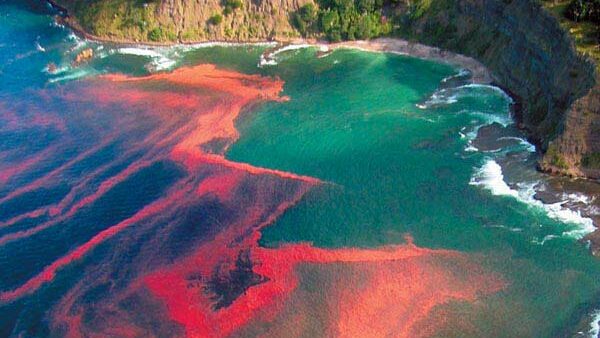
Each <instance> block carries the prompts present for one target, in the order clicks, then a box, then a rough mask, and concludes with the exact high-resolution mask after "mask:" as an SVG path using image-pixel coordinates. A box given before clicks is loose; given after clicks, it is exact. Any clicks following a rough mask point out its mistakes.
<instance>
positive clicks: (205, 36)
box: [53, 0, 600, 178]
mask: <svg viewBox="0 0 600 338" xmlns="http://www.w3.org/2000/svg"><path fill="white" fill-rule="evenodd" d="M53 2H54V3H56V4H58V5H60V6H62V7H64V8H65V9H66V10H67V11H68V12H69V14H70V19H69V20H70V23H71V24H72V25H75V26H78V27H80V28H82V29H84V30H85V31H86V32H88V33H91V34H93V35H94V36H97V37H100V38H103V39H109V40H115V41H125V40H130V41H140V42H148V41H161V42H191V41H207V40H230V41H257V40H268V39H277V40H289V39H292V38H297V37H300V36H301V34H300V32H299V31H298V29H297V28H296V27H295V26H294V25H293V24H292V21H293V20H292V15H293V13H296V12H297V11H298V10H299V9H300V8H301V7H302V6H303V5H305V4H307V3H312V4H314V5H315V6H317V7H318V5H319V3H322V2H317V3H314V2H313V0H223V1H220V0H147V1H141V0H95V1H92V2H82V1H76V0H55V1H53ZM381 13H382V19H383V20H386V21H389V22H391V23H392V27H393V29H392V33H391V34H392V35H394V36H399V37H402V38H406V39H409V40H413V41H418V42H421V43H424V44H428V45H434V46H438V47H441V48H444V49H448V50H451V51H454V52H457V53H461V54H465V55H467V56H471V57H473V58H476V59H478V60H479V61H481V62H482V63H483V64H484V65H485V66H487V67H488V68H489V69H490V71H491V72H492V74H493V76H494V78H495V80H496V82H497V84H498V85H500V86H502V87H503V88H505V89H506V90H508V91H509V92H510V93H511V94H512V96H513V97H514V98H516V99H517V102H518V104H519V106H520V107H518V108H519V109H517V110H516V112H517V116H516V118H517V120H518V121H519V123H520V126H521V127H522V128H523V129H524V130H526V131H527V133H528V135H529V138H530V140H532V141H533V142H534V143H536V144H537V145H538V146H539V148H540V149H541V150H542V151H543V152H544V153H545V155H544V157H543V159H542V160H541V161H540V168H541V169H543V170H545V171H548V172H552V173H557V174H567V175H571V176H586V177H590V178H600V83H599V82H600V81H597V78H598V75H597V73H596V67H595V65H594V64H593V62H592V61H590V60H588V59H586V58H585V57H583V56H581V55H579V54H578V53H577V52H576V51H575V48H574V47H573V43H572V41H571V39H570V37H569V36H568V35H567V34H566V33H565V32H564V31H562V30H561V28H560V26H559V24H558V23H557V21H556V20H555V18H554V17H552V16H551V15H550V14H548V13H546V12H545V11H544V10H543V9H542V8H541V7H540V5H539V4H538V3H537V2H536V1H535V0H397V1H389V2H383V5H382V8H381ZM316 24H317V25H322V24H323V23H321V22H318V23H316ZM304 33H305V34H306V32H304ZM310 37H313V38H314V37H316V38H319V37H321V35H320V34H319V32H318V29H317V30H314V31H312V32H310Z"/></svg>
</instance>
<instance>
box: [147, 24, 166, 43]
mask: <svg viewBox="0 0 600 338" xmlns="http://www.w3.org/2000/svg"><path fill="white" fill-rule="evenodd" d="M162 37H163V31H162V28H160V27H156V28H154V29H152V30H151V31H149V32H148V39H149V40H150V41H160V40H162Z"/></svg>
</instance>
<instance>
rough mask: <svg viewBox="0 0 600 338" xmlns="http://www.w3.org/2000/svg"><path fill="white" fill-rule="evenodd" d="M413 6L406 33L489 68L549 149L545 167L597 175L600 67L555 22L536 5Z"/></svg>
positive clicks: (489, 0) (467, 2) (468, 2)
mask: <svg viewBox="0 0 600 338" xmlns="http://www.w3.org/2000/svg"><path fill="white" fill-rule="evenodd" d="M410 2H411V1H409V0H408V1H407V2H406V6H405V7H404V8H403V13H399V14H400V17H401V18H402V20H400V23H401V29H400V32H401V35H403V36H405V37H407V38H409V39H414V40H417V41H419V42H422V43H425V44H430V45H435V46H440V47H442V48H445V49H449V50H452V51H455V52H458V53H461V54H465V55H468V56H471V57H473V58H475V59H478V60H479V61H481V62H482V63H483V64H484V65H486V66H487V67H488V68H489V69H490V71H491V72H492V74H493V76H494V77H495V80H496V82H497V83H498V84H499V85H500V86H502V87H504V88H505V89H507V90H508V91H509V92H510V93H511V95H512V96H513V97H515V98H516V99H517V100H518V102H519V104H520V109H519V111H517V116H516V118H517V119H518V121H519V123H520V126H521V127H522V128H523V129H525V130H526V131H527V132H528V134H529V137H530V139H531V140H532V141H533V142H534V143H536V144H537V145H538V146H539V147H540V148H541V149H542V150H543V151H544V152H546V155H545V156H544V158H543V160H542V161H541V163H540V164H541V166H540V167H541V168H542V169H543V170H547V171H551V172H553V173H560V174H569V175H576V176H591V177H598V170H590V169H586V168H584V167H583V166H584V164H585V163H584V162H585V161H583V158H584V156H585V154H588V153H595V152H600V133H599V131H600V113H599V111H598V110H599V108H600V103H599V102H598V101H599V95H600V88H599V87H598V86H599V85H598V84H596V82H597V81H596V76H595V65H594V64H593V63H592V62H591V61H589V60H587V59H586V58H584V57H582V56H581V55H579V54H578V53H577V52H576V51H575V48H574V46H573V43H572V41H571V39H570V37H569V36H568V35H567V34H566V33H565V32H563V31H562V29H561V28H560V26H559V24H558V22H557V21H556V19H555V18H553V17H552V16H551V15H549V14H548V13H546V12H545V11H544V10H543V9H542V8H541V7H540V5H539V4H537V3H536V2H534V1H531V0H436V1H416V4H415V1H412V4H410ZM599 154H600V153H599ZM588 162H589V161H588Z"/></svg>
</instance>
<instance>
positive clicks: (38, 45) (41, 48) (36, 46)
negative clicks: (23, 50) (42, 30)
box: [35, 41, 46, 53]
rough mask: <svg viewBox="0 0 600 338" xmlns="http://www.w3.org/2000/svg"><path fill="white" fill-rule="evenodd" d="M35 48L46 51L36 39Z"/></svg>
mask: <svg viewBox="0 0 600 338" xmlns="http://www.w3.org/2000/svg"><path fill="white" fill-rule="evenodd" d="M35 49H37V50H38V51H40V52H42V53H44V52H46V48H44V47H42V45H40V43H39V42H37V41H36V42H35Z"/></svg>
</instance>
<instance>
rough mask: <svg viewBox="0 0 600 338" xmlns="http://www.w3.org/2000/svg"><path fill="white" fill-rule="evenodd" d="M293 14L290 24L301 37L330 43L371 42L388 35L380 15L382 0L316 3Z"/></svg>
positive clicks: (344, 0) (383, 18)
mask: <svg viewBox="0 0 600 338" xmlns="http://www.w3.org/2000/svg"><path fill="white" fill-rule="evenodd" d="M318 5H319V8H318V9H317V8H315V6H314V5H312V4H306V5H304V6H302V7H301V8H300V9H299V10H298V11H297V12H295V13H293V14H292V24H293V25H294V26H295V27H296V29H298V31H299V32H300V34H302V35H303V36H310V35H320V34H323V35H324V36H325V38H327V39H328V40H330V41H340V40H355V39H370V38H374V37H377V36H381V35H385V34H388V33H390V31H391V25H390V24H389V23H388V22H387V20H386V19H385V17H384V16H383V15H382V12H383V8H384V6H385V5H386V4H385V3H384V1H383V0H318Z"/></svg>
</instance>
